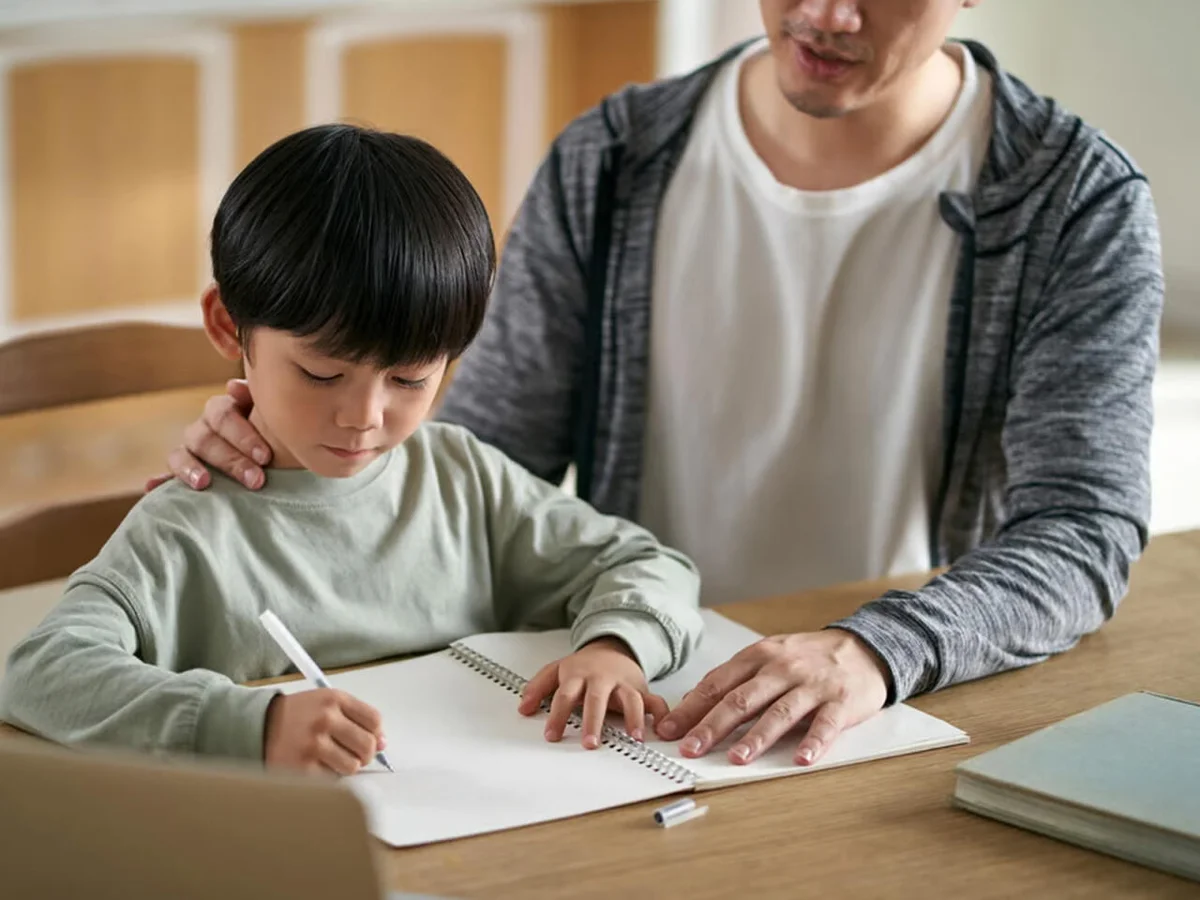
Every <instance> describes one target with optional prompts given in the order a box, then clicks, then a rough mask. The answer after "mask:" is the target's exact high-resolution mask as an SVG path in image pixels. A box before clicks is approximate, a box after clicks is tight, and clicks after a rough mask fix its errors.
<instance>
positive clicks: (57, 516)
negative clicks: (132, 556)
mask: <svg viewBox="0 0 1200 900" xmlns="http://www.w3.org/2000/svg"><path fill="white" fill-rule="evenodd" d="M141 496H142V495H141V494H136V493H131V494H119V495H116V496H110V497H98V498H90V499H87V500H81V501H76V502H73V503H61V504H56V505H53V506H45V507H40V508H37V509H34V510H31V511H29V512H22V513H20V514H18V515H17V516H15V517H14V518H10V519H7V520H5V521H0V590H5V589H7V588H12V587H20V586H21V585H25V584H36V583H37V582H40V581H51V580H53V579H58V578H66V577H67V576H68V575H70V574H71V573H72V572H74V571H75V570H76V569H78V568H79V567H80V566H82V565H83V564H84V563H86V562H89V561H90V560H91V559H92V558H93V557H95V555H96V554H97V553H98V552H99V551H100V548H101V547H103V546H104V542H105V541H107V540H108V539H109V537H110V536H111V535H112V533H113V532H114V531H116V529H117V526H118V525H120V524H121V520H122V519H124V518H125V516H126V514H127V513H128V512H129V510H130V509H132V508H133V505H134V504H135V503H137V502H138V500H139V499H140V498H141Z"/></svg>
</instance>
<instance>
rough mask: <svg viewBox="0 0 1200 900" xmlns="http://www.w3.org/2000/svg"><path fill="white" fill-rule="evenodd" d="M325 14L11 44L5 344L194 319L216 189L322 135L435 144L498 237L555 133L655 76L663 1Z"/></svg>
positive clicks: (143, 23)
mask: <svg viewBox="0 0 1200 900" xmlns="http://www.w3.org/2000/svg"><path fill="white" fill-rule="evenodd" d="M330 6H331V8H330V10H329V11H327V12H321V11H320V10H318V11H317V12H315V13H313V12H311V8H310V12H309V13H308V14H307V15H306V16H305V17H304V18H282V17H280V18H274V19H266V20H260V21H244V20H229V19H225V20H217V19H211V20H205V19H189V20H187V21H186V22H185V21H183V20H180V21H179V22H175V21H174V20H173V19H172V18H171V17H170V16H165V17H159V18H156V19H154V20H138V19H120V20H117V21H114V22H108V23H105V27H104V28H103V29H96V30H95V31H94V32H93V31H92V30H89V29H82V30H81V29H80V27H78V26H74V27H68V26H65V25H64V26H63V28H62V29H61V30H59V29H55V28H50V27H47V28H43V29H41V30H40V31H38V32H36V33H33V32H31V33H29V35H21V34H14V35H7V36H5V35H4V34H3V32H0V82H2V84H0V164H2V165H0V340H4V339H6V338H8V337H12V336H15V335H18V334H22V333H26V332H29V331H37V330H42V329H44V328H52V327H59V326H73V325H80V324H90V323H92V322H96V321H105V320H106V319H112V318H130V317H136V318H146V319H151V320H159V321H171V322H184V323H194V322H196V321H198V315H199V313H198V304H197V295H198V292H199V291H200V289H201V288H202V287H203V285H204V283H205V282H206V280H207V279H208V277H209V267H208V260H207V241H208V231H209V227H210V224H211V218H212V214H213V212H214V211H215V208H216V204H217V202H218V201H219V198H220V195H221V193H222V192H223V191H224V189H225V187H226V186H227V185H228V183H229V181H230V180H231V179H232V178H233V176H234V175H235V174H236V171H237V169H238V168H240V167H241V166H242V165H244V164H245V163H246V162H248V161H249V160H250V159H251V158H252V157H253V156H254V155H255V154H256V153H258V152H259V151H260V150H262V149H263V148H264V147H266V146H267V145H268V144H269V143H270V142H272V141H274V140H276V139H277V138H279V137H281V136H283V135H284V134H287V133H288V132H290V131H294V130H296V129H298V128H301V127H303V126H305V125H306V124H311V123H315V122H321V121H330V120H337V119H344V120H349V121H357V122H362V123H365V124H371V125H374V126H377V127H380V128H386V129H392V130H397V131H404V132H408V133H412V134H416V135H418V136H420V137H423V138H425V139H427V140H429V141H430V142H432V143H433V144H435V145H436V146H438V147H439V148H440V149H442V150H443V151H444V152H446V153H447V155H449V156H450V157H451V158H452V159H454V160H455V161H456V162H457V163H458V164H459V165H460V166H461V167H462V168H463V170H464V171H465V172H466V173H467V175H468V177H470V178H471V179H472V181H473V182H474V184H475V185H476V188H477V189H478V190H479V192H480V195H481V196H482V198H483V200H484V203H485V205H486V206H487V209H488V211H489V213H490V215H491V217H492V220H493V225H494V227H495V229H496V231H497V234H498V236H501V237H502V236H503V233H504V231H505V230H506V229H507V227H508V225H509V222H510V221H511V218H512V216H513V214H514V213H515V211H516V209H517V206H518V204H519V203H520V200H521V197H522V196H523V194H524V191H525V189H526V187H527V185H528V183H529V180H530V178H531V177H532V176H533V173H534V171H535V170H536V167H537V165H538V163H539V162H540V160H541V157H542V155H543V154H544V152H545V150H546V148H547V146H548V144H549V141H550V140H551V139H552V138H553V136H554V134H555V133H557V131H558V130H560V129H561V128H562V127H563V126H564V125H566V124H567V122H569V121H570V119H571V118H573V117H574V116H576V115H578V114H579V113H580V112H582V111H583V110H584V109H586V108H587V107H588V106H591V105H592V104H594V103H595V102H597V101H598V100H599V99H600V97H601V96H603V94H605V93H607V92H609V91H612V90H615V89H617V88H619V87H620V86H622V85H623V84H625V83H627V82H630V81H646V80H649V79H650V78H652V77H653V74H654V69H655V59H654V50H655V27H656V16H657V6H658V4H657V2H656V0H611V2H603V0H596V2H590V3H566V4H561V5H558V4H554V3H543V4H535V3H530V4H525V5H521V4H516V3H505V4H493V5H491V7H489V6H488V4H486V3H485V2H482V0H481V3H480V6H479V8H478V9H471V8H469V7H466V6H463V7H454V8H445V9H441V8H437V7H434V6H431V5H429V4H420V5H419V6H414V8H413V9H405V8H404V5H403V4H402V3H397V4H394V5H392V6H389V7H387V8H386V9H385V8H378V7H377V8H374V9H369V8H365V7H364V8H357V7H355V6H354V5H352V4H348V3H336V4H333V3H331V5H330ZM335 7H336V8H335ZM60 31H61V33H60Z"/></svg>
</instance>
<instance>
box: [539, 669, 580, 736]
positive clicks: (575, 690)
mask: <svg viewBox="0 0 1200 900" xmlns="http://www.w3.org/2000/svg"><path fill="white" fill-rule="evenodd" d="M582 695H583V680H582V679H580V678H572V679H571V680H570V681H565V682H563V683H562V684H561V685H559V688H558V690H557V691H555V692H554V699H553V700H552V701H551V702H550V717H549V718H548V719H546V732H545V733H546V740H548V741H561V740H562V736H563V732H564V731H566V728H567V719H569V718H570V716H571V713H572V712H574V711H575V707H576V706H578V705H579V700H580V698H581V697H582Z"/></svg>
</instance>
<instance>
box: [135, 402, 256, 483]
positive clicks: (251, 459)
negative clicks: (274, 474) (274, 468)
mask: <svg viewBox="0 0 1200 900" xmlns="http://www.w3.org/2000/svg"><path fill="white" fill-rule="evenodd" d="M225 390H226V393H225V394H222V395H218V396H216V397H210V398H209V400H208V402H207V403H205V404H204V413H203V415H201V416H200V418H199V419H197V420H196V421H195V422H193V423H192V424H191V425H189V426H188V427H187V429H186V430H185V431H184V433H183V446H181V447H176V448H175V449H174V450H172V451H171V455H170V456H169V457H167V465H168V466H169V467H170V469H171V474H170V475H161V476H159V477H157V478H154V479H151V480H150V481H149V482H147V483H146V490H148V491H149V490H153V489H154V488H156V487H158V486H159V485H160V484H162V483H163V482H164V481H169V480H170V479H171V478H172V477H175V478H178V479H179V480H180V481H182V482H183V483H184V484H186V485H188V486H189V487H191V488H193V489H194V490H198V491H199V490H204V488H206V487H208V486H209V484H210V483H211V481H212V477H211V476H210V475H209V473H208V469H206V468H205V466H204V463H207V464H208V465H209V466H212V467H213V468H214V469H217V470H218V471H221V472H224V473H225V474H226V475H228V476H229V477H230V478H233V479H235V480H237V481H240V482H241V483H242V484H244V485H245V486H246V487H248V488H250V489H251V490H256V489H258V488H260V487H262V486H263V482H264V476H263V470H262V467H263V466H265V465H266V464H267V463H269V462H270V461H271V449H270V447H268V446H267V442H266V441H264V440H263V438H262V435H260V434H259V433H258V431H257V430H255V428H254V426H253V425H251V424H250V421H249V418H248V417H249V415H250V409H251V407H252V406H253V400H252V399H251V397H250V388H249V386H248V385H247V384H246V382H245V381H242V380H241V379H237V378H235V379H232V380H230V381H229V382H228V383H227V384H226V385H225Z"/></svg>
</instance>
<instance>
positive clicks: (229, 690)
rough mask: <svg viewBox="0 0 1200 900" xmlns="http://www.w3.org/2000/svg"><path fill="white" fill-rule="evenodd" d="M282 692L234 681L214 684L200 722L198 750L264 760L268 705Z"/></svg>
mask: <svg viewBox="0 0 1200 900" xmlns="http://www.w3.org/2000/svg"><path fill="white" fill-rule="evenodd" d="M278 693H279V691H275V690H268V689H264V688H249V687H243V686H241V685H237V684H233V683H218V684H215V685H213V686H212V687H210V688H209V690H208V691H207V692H206V694H205V696H204V700H203V702H202V703H201V706H200V716H199V719H198V720H197V722H196V752H197V753H199V754H202V755H206V756H230V757H236V758H238V759H248V760H254V761H255V762H262V761H263V747H264V738H265V731H266V724H267V707H268V706H270V705H271V700H272V699H273V698H274V697H275V696H276V694H278Z"/></svg>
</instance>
